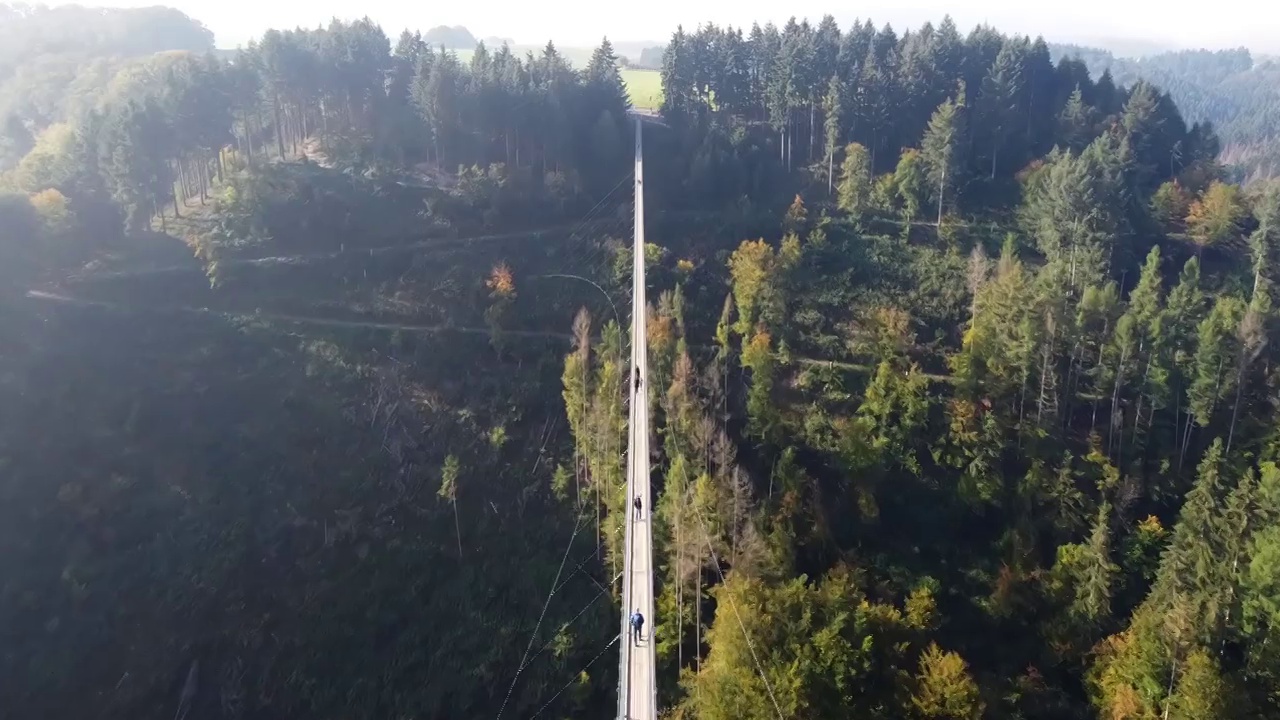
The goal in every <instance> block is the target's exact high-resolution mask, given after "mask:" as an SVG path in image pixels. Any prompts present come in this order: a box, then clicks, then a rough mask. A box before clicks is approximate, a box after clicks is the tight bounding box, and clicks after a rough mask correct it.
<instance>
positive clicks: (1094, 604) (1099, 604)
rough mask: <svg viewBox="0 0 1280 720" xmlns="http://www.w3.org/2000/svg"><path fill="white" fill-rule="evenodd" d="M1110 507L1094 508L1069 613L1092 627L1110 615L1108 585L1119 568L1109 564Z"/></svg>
mask: <svg viewBox="0 0 1280 720" xmlns="http://www.w3.org/2000/svg"><path fill="white" fill-rule="evenodd" d="M1110 523H1111V504H1110V503H1107V502H1104V503H1102V505H1101V506H1099V508H1098V517H1097V519H1096V520H1095V521H1094V524H1093V531H1092V533H1091V534H1090V536H1089V542H1088V544H1087V545H1085V546H1084V548H1083V549H1084V553H1083V556H1082V558H1081V567H1080V569H1079V578H1078V583H1077V584H1076V586H1075V591H1076V592H1075V601H1074V602H1073V603H1072V605H1071V612H1072V613H1073V614H1074V615H1076V616H1077V617H1079V618H1081V619H1082V620H1084V621H1085V622H1086V623H1089V624H1091V625H1096V624H1097V623H1100V622H1102V621H1103V620H1105V619H1106V618H1108V617H1110V615H1111V595H1112V583H1113V582H1114V580H1115V577H1116V574H1117V573H1118V572H1119V571H1120V568H1119V567H1118V566H1116V564H1115V563H1113V562H1111V529H1110Z"/></svg>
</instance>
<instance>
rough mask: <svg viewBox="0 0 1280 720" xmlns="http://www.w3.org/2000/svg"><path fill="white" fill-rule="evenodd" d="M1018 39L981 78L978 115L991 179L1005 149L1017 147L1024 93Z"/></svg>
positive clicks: (1003, 48) (1002, 48) (1009, 45)
mask: <svg viewBox="0 0 1280 720" xmlns="http://www.w3.org/2000/svg"><path fill="white" fill-rule="evenodd" d="M1018 47H1019V45H1018V43H1017V42H1016V41H1012V40H1010V41H1006V42H1005V44H1004V46H1003V47H1001V48H1000V54H999V55H997V56H996V60H995V62H994V63H993V64H992V65H991V69H990V70H989V71H988V72H987V75H986V77H984V78H983V79H982V88H981V91H980V92H979V94H978V105H977V107H978V117H979V118H980V122H981V123H982V125H983V126H984V129H985V130H986V132H987V134H988V137H987V144H988V152H989V153H990V156H991V178H992V179H995V176H996V169H997V167H998V165H999V160H1000V156H1001V153H1002V151H1003V150H1005V149H1012V148H1013V147H1015V146H1014V145H1013V142H1012V137H1011V136H1012V135H1014V134H1016V130H1017V128H1018V127H1019V123H1018V122H1017V121H1018V119H1019V118H1018V116H1019V114H1020V111H1021V107H1022V105H1023V100H1022V97H1023V95H1024V89H1023V78H1022V64H1021V53H1020V52H1019V49H1018Z"/></svg>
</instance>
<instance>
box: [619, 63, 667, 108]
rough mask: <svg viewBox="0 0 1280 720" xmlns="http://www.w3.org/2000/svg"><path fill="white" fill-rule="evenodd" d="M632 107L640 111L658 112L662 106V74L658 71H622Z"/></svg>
mask: <svg viewBox="0 0 1280 720" xmlns="http://www.w3.org/2000/svg"><path fill="white" fill-rule="evenodd" d="M622 82H624V83H626V84H627V94H628V95H630V96H631V106H632V107H634V108H636V109H638V110H657V109H658V107H659V106H661V105H662V74H661V73H659V72H658V71H657V70H634V69H628V70H623V71H622Z"/></svg>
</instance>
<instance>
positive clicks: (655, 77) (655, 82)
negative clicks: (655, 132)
mask: <svg viewBox="0 0 1280 720" xmlns="http://www.w3.org/2000/svg"><path fill="white" fill-rule="evenodd" d="M557 49H558V50H559V51H560V54H561V55H563V56H564V58H565V60H568V61H569V64H570V65H572V66H574V67H575V68H579V69H581V68H583V67H586V64H587V62H588V61H589V60H590V59H591V52H592V51H591V48H570V47H564V48H557ZM511 51H512V52H514V53H517V54H519V55H520V56H521V57H523V56H524V53H525V52H530V51H531V52H533V53H534V54H535V55H538V54H540V53H541V52H542V48H535V47H533V46H525V45H517V46H515V47H513V48H511ZM453 52H454V53H455V54H457V56H458V60H460V61H461V62H463V63H470V62H471V56H472V55H473V54H474V51H472V50H454V51H453ZM622 81H623V82H624V83H626V85H627V94H628V95H630V96H631V105H632V106H633V107H635V108H638V109H641V110H657V109H658V107H660V106H661V105H662V74H661V73H659V72H658V71H657V70H641V69H637V68H628V69H625V70H623V71H622Z"/></svg>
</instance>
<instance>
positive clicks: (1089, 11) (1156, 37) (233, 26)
mask: <svg viewBox="0 0 1280 720" xmlns="http://www.w3.org/2000/svg"><path fill="white" fill-rule="evenodd" d="M48 4H52V5H59V4H64V3H60V2H51V3H48ZM79 4H83V5H94V4H98V3H97V2H94V0H81V2H80V3H79ZM101 4H104V5H113V6H121V7H141V6H147V5H155V4H165V5H170V6H173V7H176V8H178V9H179V10H182V11H183V12H186V13H187V14H189V15H191V16H192V17H194V18H196V19H198V20H200V21H201V22H203V23H204V24H205V26H206V27H208V28H209V29H210V30H212V31H213V32H214V35H215V36H216V43H217V44H218V46H219V47H226V48H233V47H235V46H237V45H241V44H244V43H246V42H248V40H250V39H251V38H254V37H257V36H258V35H260V34H261V33H262V31H264V30H266V29H268V28H271V27H277V28H282V27H294V26H296V25H306V26H314V25H316V24H319V23H323V22H327V21H328V20H329V18H331V17H335V16H336V17H340V18H348V19H349V18H354V17H358V16H362V15H368V16H369V17H370V18H372V19H373V20H375V21H376V22H378V23H380V24H381V25H382V27H383V29H384V30H386V32H387V34H388V35H391V36H392V38H393V40H394V36H395V35H397V34H399V31H400V30H401V29H403V28H406V27H408V28H410V29H417V30H426V29H428V28H430V27H433V26H435V25H464V26H466V27H467V29H469V30H471V32H472V33H474V34H475V35H476V37H490V36H494V37H502V38H509V39H511V40H513V41H515V43H516V44H542V43H545V42H546V41H547V40H554V41H555V42H556V43H557V44H558V45H563V46H567V47H579V46H592V45H596V44H598V43H599V42H600V39H601V38H602V37H604V36H606V35H607V36H608V37H609V38H610V39H611V40H613V41H614V42H615V43H616V42H629V41H655V42H660V41H664V40H665V39H667V38H668V37H669V36H670V34H671V32H672V30H674V29H675V27H676V25H677V24H683V25H684V26H685V27H686V28H693V27H696V26H697V25H698V24H699V23H702V22H707V21H714V22H715V23H716V24H718V25H728V24H732V25H744V26H747V27H750V24H751V23H752V22H753V21H758V22H760V23H761V24H763V23H765V22H768V21H773V22H776V23H779V24H781V23H783V22H785V21H786V19H787V18H788V17H789V16H791V15H795V16H797V17H809V18H811V19H812V20H814V21H815V22H816V21H817V20H818V19H819V18H821V17H822V15H823V14H825V13H831V14H832V15H834V16H835V18H836V20H837V21H838V22H839V23H840V25H841V27H845V26H847V25H849V24H850V23H851V22H852V21H853V20H854V19H855V18H858V17H861V18H867V17H870V18H872V19H873V20H875V22H876V25H877V26H881V25H883V24H884V23H885V22H889V23H892V24H893V26H894V29H895V30H898V31H899V32H901V30H902V29H904V28H906V27H915V26H918V25H920V24H921V23H923V22H925V21H926V20H932V21H933V22H935V23H936V22H937V21H938V20H940V19H941V18H942V17H943V16H944V15H945V14H947V13H950V14H951V16H952V18H953V19H954V20H955V21H956V24H957V25H958V26H959V27H960V29H961V31H962V32H968V30H969V29H970V28H972V27H973V26H974V25H976V24H978V23H984V22H985V23H988V24H990V25H993V26H994V27H996V28H997V29H998V30H1000V31H1002V32H1005V33H1020V34H1029V35H1044V36H1045V38H1046V39H1048V40H1051V41H1059V42H1087V43H1090V44H1095V45H1097V44H1101V43H1108V44H1110V42H1109V41H1111V42H1114V41H1135V40H1136V41H1142V42H1150V43H1155V44H1157V45H1160V46H1164V47H1172V48H1199V47H1206V48H1211V49H1218V48H1228V47H1239V46H1242V45H1243V46H1245V47H1248V48H1250V49H1251V50H1253V51H1255V52H1260V53H1273V54H1280V2H1275V1H1274V0H1214V2H1205V0H1069V1H1068V2H1061V1H1058V2H1044V1H1043V0H1041V1H1040V2H1036V1H1035V0H967V1H966V2H956V1H955V0H949V1H947V0H900V1H897V2H895V1H894V0H872V1H871V2H858V3H852V2H833V1H832V0H827V2H825V3H823V2H816V1H815V0H792V1H791V2H776V1H774V2H766V1H765V0H647V2H643V3H620V2H606V3H601V2H599V1H598V0H590V1H589V0H558V1H554V2H529V0H469V1H467V2H447V3H430V4H428V3H415V2H407V1H406V0H363V1H362V2H351V1H350V0H345V1H340V0H266V1H265V2H263V1H261V0H257V1H254V2H250V1H249V0H222V1H221V2H212V3H211V2H208V0H200V1H199V2H196V0H168V1H167V2H166V1H165V0H115V1H114V2H112V1H111V0H106V1H105V2H101Z"/></svg>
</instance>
